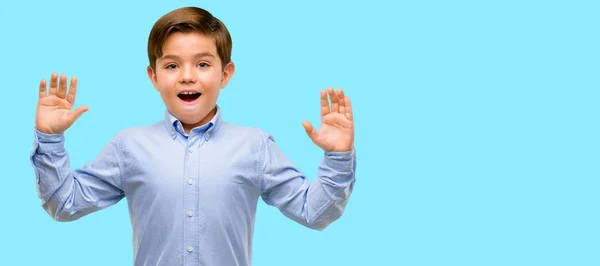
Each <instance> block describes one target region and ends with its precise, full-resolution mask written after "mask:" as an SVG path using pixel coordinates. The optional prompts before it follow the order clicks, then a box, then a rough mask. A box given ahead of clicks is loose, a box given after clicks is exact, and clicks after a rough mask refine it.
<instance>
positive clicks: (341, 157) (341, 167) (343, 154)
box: [325, 146, 356, 172]
mask: <svg viewBox="0 0 600 266" xmlns="http://www.w3.org/2000/svg"><path fill="white" fill-rule="evenodd" d="M355 159H356V149H355V148H354V146H353V147H352V149H351V150H349V151H337V152H335V151H330V152H325V164H326V165H327V166H329V167H331V168H333V169H335V170H337V171H339V172H352V171H353V168H354V161H355Z"/></svg>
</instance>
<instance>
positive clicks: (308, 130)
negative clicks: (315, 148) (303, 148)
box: [302, 121, 319, 143]
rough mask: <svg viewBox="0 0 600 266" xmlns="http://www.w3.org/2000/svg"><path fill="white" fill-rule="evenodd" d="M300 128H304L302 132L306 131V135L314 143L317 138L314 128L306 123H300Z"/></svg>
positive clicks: (317, 134)
mask: <svg viewBox="0 0 600 266" xmlns="http://www.w3.org/2000/svg"><path fill="white" fill-rule="evenodd" d="M302 126H303V127H304V130H305V131H306V134H307V135H308V137H309V138H310V139H311V140H312V141H313V142H315V143H316V139H317V137H318V136H319V132H317V130H315V128H314V127H313V125H312V124H311V123H310V122H308V121H304V122H302Z"/></svg>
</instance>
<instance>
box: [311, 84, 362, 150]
mask: <svg viewBox="0 0 600 266" xmlns="http://www.w3.org/2000/svg"><path fill="white" fill-rule="evenodd" d="M328 94H329V98H330V100H331V106H330V105H329V101H328V100H327V95H328ZM302 125H303V126H304V129H305V130H306V134H308V137H309V138H310V139H311V140H312V142H313V143H315V144H316V145H317V146H319V147H320V148H321V149H323V150H324V151H328V152H331V151H334V152H341V151H349V150H351V149H352V147H353V145H354V118H353V116H352V105H351V103H350V98H348V97H347V96H344V91H343V90H342V89H338V91H337V93H336V92H335V91H334V90H333V88H329V89H328V90H327V92H326V91H325V90H322V91H321V126H320V128H319V131H317V130H316V129H315V128H314V127H313V126H312V124H311V123H310V122H308V121H304V122H302Z"/></svg>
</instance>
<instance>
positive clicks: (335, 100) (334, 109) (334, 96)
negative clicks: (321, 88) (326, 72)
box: [328, 87, 339, 113]
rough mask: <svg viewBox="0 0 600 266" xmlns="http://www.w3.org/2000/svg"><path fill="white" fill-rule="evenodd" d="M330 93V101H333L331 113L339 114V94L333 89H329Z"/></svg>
mask: <svg viewBox="0 0 600 266" xmlns="http://www.w3.org/2000/svg"><path fill="white" fill-rule="evenodd" d="M328 91H329V100H331V112H332V113H337V112H339V110H338V98H337V94H336V93H335V91H334V90H333V88H331V87H330V88H329V90H328Z"/></svg>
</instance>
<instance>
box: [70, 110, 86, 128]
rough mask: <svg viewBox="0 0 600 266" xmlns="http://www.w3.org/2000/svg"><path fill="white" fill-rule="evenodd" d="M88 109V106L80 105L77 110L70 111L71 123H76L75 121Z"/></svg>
mask: <svg viewBox="0 0 600 266" xmlns="http://www.w3.org/2000/svg"><path fill="white" fill-rule="evenodd" d="M87 110H88V107H87V106H80V107H78V108H77V109H75V111H73V112H71V113H69V124H73V123H75V121H76V120H77V119H78V118H79V117H80V116H81V115H82V114H83V113H85V112H86V111H87Z"/></svg>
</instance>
